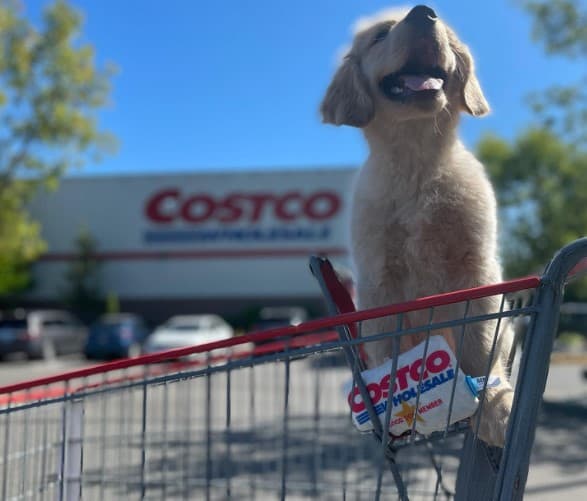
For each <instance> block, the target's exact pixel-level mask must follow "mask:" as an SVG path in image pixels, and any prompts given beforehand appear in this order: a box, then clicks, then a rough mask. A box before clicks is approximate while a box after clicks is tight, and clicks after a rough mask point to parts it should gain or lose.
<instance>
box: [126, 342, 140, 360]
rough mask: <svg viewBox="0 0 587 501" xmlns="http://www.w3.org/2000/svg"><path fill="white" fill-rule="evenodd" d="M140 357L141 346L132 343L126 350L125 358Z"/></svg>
mask: <svg viewBox="0 0 587 501" xmlns="http://www.w3.org/2000/svg"><path fill="white" fill-rule="evenodd" d="M140 355H141V345H140V344H139V343H132V344H131V345H130V346H129V347H128V349H127V350H126V357H127V358H136V357H138V356H140Z"/></svg>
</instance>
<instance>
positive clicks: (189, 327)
mask: <svg viewBox="0 0 587 501" xmlns="http://www.w3.org/2000/svg"><path fill="white" fill-rule="evenodd" d="M167 328H168V329H172V330H174V331H197V330H200V329H201V328H202V326H201V325H200V324H197V323H189V324H188V323H177V324H169V325H168V326H167Z"/></svg>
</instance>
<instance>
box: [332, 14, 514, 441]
mask: <svg viewBox="0 0 587 501" xmlns="http://www.w3.org/2000/svg"><path fill="white" fill-rule="evenodd" d="M461 111H464V112H465V113H469V114H471V115H473V116H482V115H485V114H486V113H488V111H489V106H488V104H487V101H486V100H485V97H484V95H483V92H482V90H481V87H480V85H479V82H478V80H477V77H476V76H475V70H474V63H473V58H472V57H471V53H470V52H469V50H468V48H467V47H466V46H465V45H464V44H463V43H462V42H461V41H460V40H459V39H458V38H457V36H456V35H455V33H454V32H453V31H452V30H451V29H450V28H449V27H448V26H447V25H446V24H445V23H443V22H442V21H441V20H440V19H439V18H438V16H437V15H436V13H435V12H434V11H433V10H432V9H431V8H429V7H426V6H423V5H419V6H417V7H414V8H413V9H411V10H409V12H407V13H398V12H397V11H395V12H393V11H392V12H386V13H383V14H381V15H379V16H377V17H375V18H374V19H371V20H369V21H368V22H363V23H362V25H361V28H360V29H359V31H358V32H357V34H356V36H355V39H354V42H353V44H352V47H351V48H350V50H349V52H348V54H346V56H345V57H344V60H343V62H342V64H341V65H340V67H339V68H338V70H337V71H336V73H335V75H334V77H333V80H332V83H331V84H330V86H329V87H328V90H327V92H326V96H325V97H324V100H323V102H322V105H321V113H322V117H323V120H324V121H325V122H327V123H332V124H335V125H351V126H354V127H359V128H361V129H362V131H363V134H364V136H365V138H366V140H367V143H368V146H369V157H368V159H367V161H366V163H365V164H364V165H363V167H362V168H361V170H360V172H359V174H358V177H357V179H356V182H355V187H354V194H353V204H352V221H351V250H352V256H353V260H354V264H355V268H356V273H357V297H358V303H359V307H360V308H371V307H376V306H383V305H387V304H391V303H397V302H402V301H407V300H410V299H414V298H417V297H422V296H427V295H431V294H437V293H441V292H448V291H453V290H458V289H464V288H470V287H476V286H480V285H488V284H493V283H498V282H500V281H501V280H502V274H501V268H500V264H499V260H498V248H497V217H496V201H495V195H494V192H493V189H492V186H491V184H490V182H489V180H488V178H487V175H486V173H485V170H484V168H483V166H482V165H481V164H480V163H479V162H478V161H477V160H476V159H475V157H474V156H473V155H472V154H471V153H470V152H469V151H467V149H466V148H465V147H464V146H463V144H462V143H461V141H459V139H458V137H457V125H458V122H459V114H460V112H461ZM499 308H500V300H499V298H497V297H492V298H486V299H482V300H477V301H475V302H472V303H471V304H470V305H469V306H468V308H467V316H469V317H471V316H476V315H481V314H485V313H494V312H497V311H499ZM428 315H429V312H428V311H425V312H422V313H418V312H415V313H412V314H410V315H409V317H408V319H407V322H408V323H409V325H411V326H412V327H413V326H421V325H424V324H426V323H428V322H429V321H430V319H429V318H428ZM464 315H465V307H464V306H463V305H462V304H460V305H456V306H447V307H443V309H440V310H438V311H436V312H435V318H434V320H435V321H441V320H449V319H455V318H463V316H464ZM495 324H496V322H490V321H485V322H479V323H476V324H472V325H471V326H469V327H467V329H466V331H465V333H464V338H463V345H462V353H461V367H462V369H463V370H464V371H465V372H466V373H467V374H470V375H473V376H481V375H485V373H486V371H487V370H488V368H489V364H490V360H489V354H490V352H491V349H492V344H493V340H494V335H495V332H496V325H495ZM395 327H396V325H395V324H394V323H393V321H392V319H380V320H373V321H369V322H365V323H364V325H363V326H362V335H363V336H369V335H372V334H375V333H381V332H389V331H392V330H393V329H394V328H395ZM501 330H502V332H501V333H500V336H499V342H498V344H497V348H496V350H495V357H494V360H492V361H491V370H490V373H491V374H494V375H497V376H499V377H500V379H501V381H502V384H501V385H500V386H498V387H496V388H493V389H488V390H487V391H486V396H487V401H486V402H485V404H484V410H483V417H482V418H481V423H480V428H479V435H480V437H481V438H482V439H483V440H484V441H485V442H487V443H488V444H491V445H498V446H499V445H502V444H503V442H504V438H505V430H506V426H507V420H508V417H509V414H510V409H511V403H512V396H513V392H512V389H511V386H510V384H509V382H508V380H507V377H506V376H505V370H504V364H505V362H504V361H505V360H506V357H507V355H508V354H509V350H510V349H511V344H512V341H511V334H510V331H509V329H506V328H503V326H502V329H501ZM445 331H446V330H445ZM448 332H449V334H446V332H443V335H445V337H446V338H447V340H448V341H449V344H450V345H451V346H452V347H453V348H456V347H458V346H459V342H460V336H461V335H462V332H463V328H462V327H455V328H454V329H453V330H452V331H451V330H448ZM436 333H438V331H435V332H433V334H436ZM425 335H426V333H425V332H423V333H422V334H420V335H418V334H417V335H414V336H403V337H402V339H401V344H400V350H401V351H402V352H403V351H405V350H407V349H409V348H410V347H411V346H413V345H415V344H417V343H419V342H420V341H421V340H422V339H424V338H425ZM365 350H366V352H367V356H368V358H369V365H370V366H376V365H379V364H381V363H382V362H383V361H384V360H385V359H386V358H388V357H389V356H390V355H392V342H391V339H389V340H386V341H378V342H371V343H366V344H365ZM476 419H479V417H476ZM475 426H476V424H475V423H473V427H474V428H473V429H475Z"/></svg>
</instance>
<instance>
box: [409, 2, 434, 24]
mask: <svg viewBox="0 0 587 501" xmlns="http://www.w3.org/2000/svg"><path fill="white" fill-rule="evenodd" d="M437 19H438V16H437V15H436V12H434V11H433V10H432V9H431V8H430V7H426V5H416V6H415V7H414V8H413V9H412V10H411V11H410V12H408V15H407V16H406V21H407V22H409V23H412V24H414V25H417V26H430V25H431V24H433V23H434V22H436V20H437Z"/></svg>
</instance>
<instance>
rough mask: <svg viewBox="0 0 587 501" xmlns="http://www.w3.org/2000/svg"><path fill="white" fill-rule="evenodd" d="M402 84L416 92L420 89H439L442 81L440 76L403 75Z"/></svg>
mask: <svg viewBox="0 0 587 501" xmlns="http://www.w3.org/2000/svg"><path fill="white" fill-rule="evenodd" d="M403 80H404V85H405V86H406V87H407V88H408V89H411V90H413V91H414V92H418V91H420V90H440V89H441V88H442V84H443V83H444V82H443V80H442V78H433V77H430V76H428V75H403Z"/></svg>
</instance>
